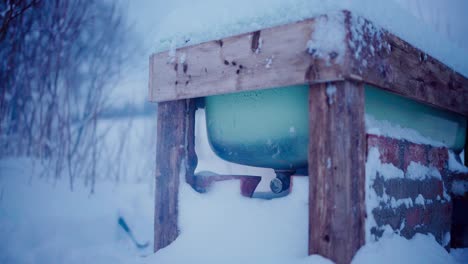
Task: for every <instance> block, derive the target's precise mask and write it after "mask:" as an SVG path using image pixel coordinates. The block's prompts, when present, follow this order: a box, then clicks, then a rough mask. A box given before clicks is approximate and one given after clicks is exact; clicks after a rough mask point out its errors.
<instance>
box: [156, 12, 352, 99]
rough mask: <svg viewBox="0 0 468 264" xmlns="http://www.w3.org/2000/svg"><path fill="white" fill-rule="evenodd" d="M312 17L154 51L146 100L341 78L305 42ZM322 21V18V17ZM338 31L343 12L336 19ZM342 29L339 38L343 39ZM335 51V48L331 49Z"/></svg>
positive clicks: (337, 69)
mask: <svg viewBox="0 0 468 264" xmlns="http://www.w3.org/2000/svg"><path fill="white" fill-rule="evenodd" d="M316 20H317V19H315V18H314V19H307V20H304V21H301V22H297V23H292V24H288V25H284V26H278V27H274V28H267V29H263V30H261V31H256V32H251V33H246V34H242V35H238V36H234V37H229V38H225V39H222V40H217V41H210V42H206V43H202V44H199V45H194V46H190V47H185V48H180V49H177V50H176V52H175V54H173V53H174V51H172V52H171V51H167V52H162V53H158V54H154V55H152V56H151V58H150V71H151V73H150V82H149V86H150V87H149V89H150V91H149V95H150V100H151V101H157V102H159V101H167V100H175V99H182V98H191V97H200V96H207V95H214V94H222V93H230V92H236V91H243V90H255V89H265V88H271V87H278V86H285V85H293V84H303V83H308V82H323V81H329V80H341V79H342V76H341V69H340V67H337V66H336V64H337V63H336V62H335V61H334V58H335V57H336V56H344V54H337V53H335V54H333V55H332V57H333V58H332V59H331V60H329V59H328V58H327V59H326V60H325V59H321V58H317V57H314V56H311V55H310V54H309V52H308V50H307V43H308V41H309V40H310V39H311V36H312V34H313V32H314V27H315V26H316V25H315V24H316ZM325 24H328V23H325ZM339 26H341V27H343V32H344V16H343V21H342V23H341V25H339ZM344 38H345V36H344V34H343V40H342V42H344ZM337 52H338V51H337Z"/></svg>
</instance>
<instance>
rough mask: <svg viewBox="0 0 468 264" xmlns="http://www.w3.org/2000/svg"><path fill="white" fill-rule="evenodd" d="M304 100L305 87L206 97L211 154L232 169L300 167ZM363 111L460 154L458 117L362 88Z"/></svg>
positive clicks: (462, 125) (305, 130)
mask: <svg viewBox="0 0 468 264" xmlns="http://www.w3.org/2000/svg"><path fill="white" fill-rule="evenodd" d="M308 98H309V87H308V86H307V85H300V86H291V87H282V88H273V89H266V90H258V91H248V92H240V93H233V94H225V95H216V96H209V97H206V98H205V107H206V108H205V111H206V126H207V131H208V139H209V142H210V145H211V148H212V149H213V151H214V152H215V153H216V154H217V155H218V156H219V157H221V158H222V159H224V160H227V161H231V162H234V163H239V164H244V165H250V166H256V167H266V168H273V169H276V170H294V169H298V168H303V167H305V166H306V165H307V146H308V135H309V123H308V120H309V119H308V115H309V112H308ZM365 111H366V114H368V115H370V116H372V117H373V118H374V119H375V120H386V121H389V122H390V123H392V124H394V125H399V126H401V127H405V128H410V129H414V130H416V131H418V132H419V133H420V134H421V135H422V136H424V137H427V138H431V139H432V140H435V141H439V142H442V143H444V144H445V145H447V146H448V147H449V148H451V149H452V150H454V151H456V152H460V151H461V150H462V149H463V146H464V143H465V137H466V126H467V123H466V119H465V118H464V117H463V116H460V115H457V114H454V113H450V112H447V111H442V110H439V109H436V108H433V107H430V106H427V105H424V104H421V103H418V102H415V101H412V100H409V99H406V98H403V97H400V96H397V95H394V94H392V93H389V92H385V91H383V90H380V89H377V88H373V87H370V86H366V88H365ZM312 125H313V124H312Z"/></svg>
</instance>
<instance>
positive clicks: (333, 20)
mask: <svg viewBox="0 0 468 264" xmlns="http://www.w3.org/2000/svg"><path fill="white" fill-rule="evenodd" d="M344 20H345V17H344V14H343V13H342V12H332V13H330V14H329V15H328V16H320V17H318V18H317V22H316V23H315V24H314V30H313V31H312V36H311V39H310V40H309V41H308V42H307V51H308V52H309V54H311V55H313V56H315V57H318V58H322V59H325V60H326V62H327V65H329V64H330V61H331V60H332V59H334V62H336V63H342V62H343V57H344V53H345V47H344V45H343V42H344V40H345V37H346V33H345V30H344ZM332 54H333V55H332Z"/></svg>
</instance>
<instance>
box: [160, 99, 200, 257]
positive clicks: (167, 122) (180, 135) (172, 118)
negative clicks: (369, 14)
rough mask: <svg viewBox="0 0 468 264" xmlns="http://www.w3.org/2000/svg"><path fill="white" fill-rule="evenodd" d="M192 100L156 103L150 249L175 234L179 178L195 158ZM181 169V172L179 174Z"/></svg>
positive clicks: (189, 174) (187, 176)
mask: <svg viewBox="0 0 468 264" xmlns="http://www.w3.org/2000/svg"><path fill="white" fill-rule="evenodd" d="M194 119H195V103H194V100H192V99H188V100H177V101H170V102H163V103H159V104H158V121H157V122H158V125H157V138H156V140H157V143H156V148H157V149H156V186H155V208H154V251H155V252H156V251H158V250H159V249H161V248H164V247H166V246H167V245H169V244H170V243H171V242H172V241H174V240H175V239H176V238H177V236H178V235H179V229H178V226H177V223H178V196H179V180H180V177H181V176H183V177H182V179H186V180H187V181H191V180H192V177H193V172H194V170H195V167H196V163H197V159H196V155H195V151H194V148H193V147H194V146H193V144H194V123H195V122H194ZM181 173H184V174H185V175H181Z"/></svg>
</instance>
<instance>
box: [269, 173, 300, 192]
mask: <svg viewBox="0 0 468 264" xmlns="http://www.w3.org/2000/svg"><path fill="white" fill-rule="evenodd" d="M295 172H296V171H295V170H275V173H276V178H274V179H273V180H271V182H270V189H271V191H272V192H274V193H280V192H283V191H285V190H288V189H289V186H291V175H293V174H294V173H295Z"/></svg>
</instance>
